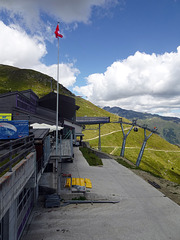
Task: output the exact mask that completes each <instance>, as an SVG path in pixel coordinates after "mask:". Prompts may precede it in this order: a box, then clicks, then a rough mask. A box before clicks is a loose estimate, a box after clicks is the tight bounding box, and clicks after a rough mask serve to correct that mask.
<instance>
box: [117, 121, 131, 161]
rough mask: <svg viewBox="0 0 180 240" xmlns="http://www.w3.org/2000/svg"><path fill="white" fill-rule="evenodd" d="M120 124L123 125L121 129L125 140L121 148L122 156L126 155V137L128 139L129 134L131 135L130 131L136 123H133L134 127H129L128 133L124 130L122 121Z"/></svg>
mask: <svg viewBox="0 0 180 240" xmlns="http://www.w3.org/2000/svg"><path fill="white" fill-rule="evenodd" d="M120 125H121V129H122V133H123V142H122V148H121V154H120V156H121V157H124V152H125V146H126V139H127V136H128V135H129V133H130V132H131V130H132V129H133V127H134V125H132V127H131V128H130V129H129V131H128V132H127V133H126V134H125V132H124V129H123V125H122V123H120Z"/></svg>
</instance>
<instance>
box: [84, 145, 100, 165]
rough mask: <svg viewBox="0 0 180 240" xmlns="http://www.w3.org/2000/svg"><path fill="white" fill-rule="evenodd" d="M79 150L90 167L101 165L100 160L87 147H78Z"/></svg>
mask: <svg viewBox="0 0 180 240" xmlns="http://www.w3.org/2000/svg"><path fill="white" fill-rule="evenodd" d="M79 149H80V151H81V152H82V154H83V156H84V158H85V159H86V161H87V162H88V164H89V165H90V166H99V165H103V163H102V160H101V159H100V158H99V157H98V156H97V155H96V154H95V152H94V151H93V150H91V149H89V148H87V147H80V148H79Z"/></svg>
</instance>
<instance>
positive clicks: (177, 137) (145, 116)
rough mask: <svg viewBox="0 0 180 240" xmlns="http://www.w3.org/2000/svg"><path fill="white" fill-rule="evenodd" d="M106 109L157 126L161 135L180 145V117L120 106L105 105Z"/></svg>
mask: <svg viewBox="0 0 180 240" xmlns="http://www.w3.org/2000/svg"><path fill="white" fill-rule="evenodd" d="M103 109H104V110H106V111H108V112H110V113H114V114H116V115H118V116H120V117H124V118H127V119H129V120H133V119H137V124H139V125H141V126H142V125H143V124H147V125H148V127H149V128H153V127H157V128H158V132H159V133H160V136H161V137H163V138H164V139H165V140H167V141H168V142H170V143H172V144H176V145H180V118H176V117H164V116H160V115H157V114H150V113H142V112H136V111H132V110H126V109H122V108H120V107H108V106H107V107H104V108H103Z"/></svg>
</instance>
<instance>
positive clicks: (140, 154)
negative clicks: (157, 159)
mask: <svg viewBox="0 0 180 240" xmlns="http://www.w3.org/2000/svg"><path fill="white" fill-rule="evenodd" d="M152 134H153V132H151V133H150V134H149V136H147V135H146V128H144V142H143V144H142V147H141V150H140V152H139V155H138V158H137V161H136V166H137V167H139V165H140V162H141V159H142V156H143V153H144V149H145V147H146V143H147V140H148V139H149V138H150V137H151V136H152Z"/></svg>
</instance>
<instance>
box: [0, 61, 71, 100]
mask: <svg viewBox="0 0 180 240" xmlns="http://www.w3.org/2000/svg"><path fill="white" fill-rule="evenodd" d="M51 88H52V89H57V82H56V81H55V80H54V79H53V78H52V77H50V76H48V75H45V74H42V73H40V72H37V71H34V70H29V69H20V68H15V67H11V66H7V65H2V64H0V93H6V92H9V91H17V90H18V91H23V90H27V89H32V90H33V91H34V92H35V93H36V94H37V95H38V96H39V97H42V96H44V95H46V94H48V93H49V92H50V91H51ZM60 92H61V93H62V94H64V95H68V96H69V95H70V96H74V95H73V94H72V93H71V92H70V91H69V90H68V89H66V88H64V87H63V86H62V85H60Z"/></svg>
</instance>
